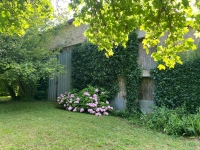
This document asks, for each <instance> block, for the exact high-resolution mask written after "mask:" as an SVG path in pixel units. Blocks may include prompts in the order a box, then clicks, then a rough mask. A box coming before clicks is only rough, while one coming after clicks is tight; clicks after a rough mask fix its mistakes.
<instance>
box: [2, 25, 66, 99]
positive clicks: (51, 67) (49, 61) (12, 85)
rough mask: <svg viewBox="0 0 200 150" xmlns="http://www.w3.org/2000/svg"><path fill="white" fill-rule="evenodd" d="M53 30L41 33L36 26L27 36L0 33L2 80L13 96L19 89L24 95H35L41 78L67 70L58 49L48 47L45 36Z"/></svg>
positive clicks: (50, 76) (23, 96) (30, 29)
mask: <svg viewBox="0 0 200 150" xmlns="http://www.w3.org/2000/svg"><path fill="white" fill-rule="evenodd" d="M41 28H42V27H41ZM52 34H54V31H53V30H52V31H49V32H43V33H41V32H40V31H38V29H37V28H35V27H33V28H29V29H28V30H27V31H26V33H25V34H24V35H23V36H18V35H15V34H14V35H12V36H10V35H4V34H1V35H0V50H1V52H0V82H1V83H4V85H5V86H6V87H7V89H8V92H9V93H10V95H11V97H12V98H13V99H16V91H17V92H18V95H19V93H20V96H21V97H22V98H26V97H33V96H34V93H35V92H36V91H35V90H36V84H37V81H38V80H40V79H41V78H53V77H54V76H57V75H60V73H62V72H64V69H63V66H62V65H61V64H59V62H58V60H57V57H56V55H57V54H58V51H56V50H54V51H53V50H48V49H46V48H45V44H46V42H45V39H46V40H47V41H48V37H49V36H50V35H52ZM16 87H18V88H16Z"/></svg>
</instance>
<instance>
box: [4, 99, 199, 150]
mask: <svg viewBox="0 0 200 150" xmlns="http://www.w3.org/2000/svg"><path fill="white" fill-rule="evenodd" d="M55 106H56V104H55V103H50V102H9V101H7V102H5V101H4V103H0V149H1V150H27V149H29V150H31V149H32V150H51V149H52V150H59V149H60V150H101V149H106V150H123V149H124V150H160V149H162V150H165V149H166V150H168V149H169V150H170V149H171V150H174V149H176V150H194V149H195V150H200V141H199V140H198V139H186V138H182V137H181V138H180V137H179V138H177V137H172V136H168V135H164V134H162V133H158V132H154V131H149V130H146V129H145V128H142V127H137V126H133V125H131V124H130V123H128V122H127V121H126V120H123V119H121V118H117V117H113V116H101V117H96V116H93V115H89V114H81V113H73V112H68V111H64V110H60V109H57V108H55Z"/></svg>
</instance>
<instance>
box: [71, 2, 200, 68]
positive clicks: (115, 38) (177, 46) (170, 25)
mask: <svg viewBox="0 0 200 150" xmlns="http://www.w3.org/2000/svg"><path fill="white" fill-rule="evenodd" d="M69 8H71V9H72V10H73V11H74V12H75V13H74V17H75V21H74V24H75V25H80V24H89V25H90V26H89V28H88V29H87V31H86V32H85V35H86V36H87V37H88V39H89V41H90V42H92V43H94V44H97V45H98V47H99V49H100V50H106V53H105V54H106V56H107V57H109V56H112V55H113V51H112V48H113V46H117V45H119V44H120V43H122V45H123V46H126V42H127V40H128V35H129V33H130V32H132V31H133V30H136V29H140V30H143V31H145V32H146V35H145V39H144V40H143V46H144V48H145V49H146V51H147V53H148V51H149V49H150V48H152V47H157V51H156V52H154V53H152V55H151V56H152V57H153V58H154V60H155V61H163V62H164V63H162V64H160V65H159V66H158V67H159V68H160V69H165V68H166V66H167V67H170V68H173V67H174V65H175V63H182V61H181V59H180V56H179V52H182V51H185V50H195V49H196V45H195V44H194V39H192V38H184V35H185V34H186V33H188V32H189V27H191V28H193V29H194V30H195V31H196V33H195V35H196V36H199V35H200V33H199V30H200V29H199V25H200V13H199V8H200V1H197V0H137V1H135V0H73V1H71V2H70V4H69ZM164 36H166V40H165V41H164V42H163V43H161V41H160V39H161V38H162V37H164Z"/></svg>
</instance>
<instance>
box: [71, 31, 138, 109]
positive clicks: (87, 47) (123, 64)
mask: <svg viewBox="0 0 200 150" xmlns="http://www.w3.org/2000/svg"><path fill="white" fill-rule="evenodd" d="M113 51H114V52H115V55H114V56H113V57H110V58H109V59H108V58H106V57H104V55H103V52H102V51H101V52H98V51H97V46H96V45H93V44H90V43H85V44H84V45H81V46H78V47H75V48H74V49H73V50H72V87H73V88H75V89H79V90H80V89H83V88H84V87H86V86H87V85H92V86H99V87H103V88H104V89H106V90H107V91H109V93H110V94H109V99H113V98H114V97H115V96H116V94H117V92H118V90H119V87H118V79H119V77H123V78H124V79H125V84H126V92H127V96H126V99H127V109H128V110H129V111H131V110H132V109H134V108H133V107H134V105H135V100H136V99H137V98H138V88H139V82H140V75H141V71H140V69H139V67H138V63H137V57H138V40H137V34H136V33H135V32H132V33H131V34H130V35H129V41H128V42H127V43H126V48H123V46H122V45H119V46H118V47H115V48H113Z"/></svg>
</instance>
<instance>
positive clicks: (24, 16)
mask: <svg viewBox="0 0 200 150" xmlns="http://www.w3.org/2000/svg"><path fill="white" fill-rule="evenodd" d="M0 12H1V13H0V20H1V22H0V33H2V34H9V35H13V34H18V35H24V34H25V30H26V29H27V28H29V27H30V26H33V25H34V26H38V25H41V24H44V23H45V20H46V19H49V18H51V17H52V13H53V8H52V5H51V1H49V0H31V1H30V0H15V1H7V0H2V1H0Z"/></svg>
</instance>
